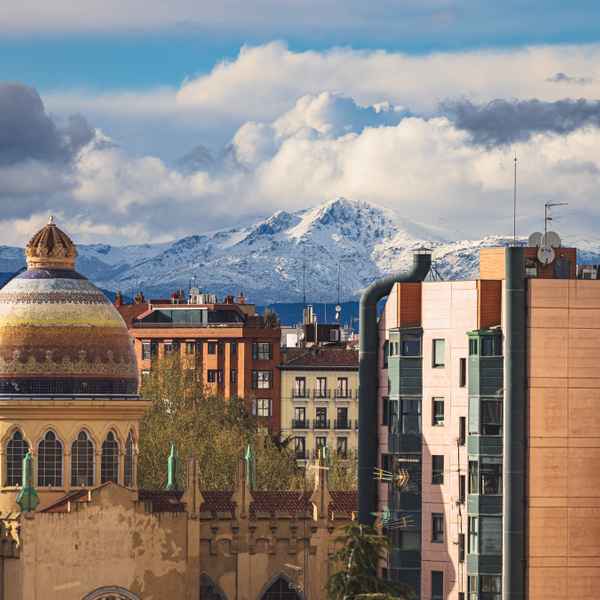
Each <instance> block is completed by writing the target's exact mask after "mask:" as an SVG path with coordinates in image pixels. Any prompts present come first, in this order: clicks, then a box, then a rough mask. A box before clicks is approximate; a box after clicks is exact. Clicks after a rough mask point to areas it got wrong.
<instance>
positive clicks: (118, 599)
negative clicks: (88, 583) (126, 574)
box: [83, 586, 138, 600]
mask: <svg viewBox="0 0 600 600" xmlns="http://www.w3.org/2000/svg"><path fill="white" fill-rule="evenodd" d="M83 600H138V597H137V596H136V595H135V594H133V593H131V592H129V591H127V590H126V589H124V588H121V587H117V586H109V587H103V588H98V589H97V590H94V591H93V592H90V593H89V594H87V595H85V596H84V597H83Z"/></svg>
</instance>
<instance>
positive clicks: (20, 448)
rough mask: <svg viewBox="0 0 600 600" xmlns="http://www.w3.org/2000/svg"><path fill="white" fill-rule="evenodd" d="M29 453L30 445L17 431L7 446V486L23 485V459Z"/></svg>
mask: <svg viewBox="0 0 600 600" xmlns="http://www.w3.org/2000/svg"><path fill="white" fill-rule="evenodd" d="M27 452H29V444H28V443H27V442H26V441H25V440H24V439H23V434H22V433H21V432H20V431H19V430H17V431H15V432H14V433H13V434H12V437H11V438H10V440H9V441H8V444H6V485H7V486H17V485H23V459H24V458H25V455H26V454H27Z"/></svg>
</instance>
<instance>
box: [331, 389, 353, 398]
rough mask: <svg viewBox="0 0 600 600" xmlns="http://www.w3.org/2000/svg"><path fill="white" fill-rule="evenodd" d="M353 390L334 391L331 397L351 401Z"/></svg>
mask: <svg viewBox="0 0 600 600" xmlns="http://www.w3.org/2000/svg"><path fill="white" fill-rule="evenodd" d="M352 394H353V390H344V389H336V390H334V391H333V396H334V398H336V399H337V400H352V397H353V396H352Z"/></svg>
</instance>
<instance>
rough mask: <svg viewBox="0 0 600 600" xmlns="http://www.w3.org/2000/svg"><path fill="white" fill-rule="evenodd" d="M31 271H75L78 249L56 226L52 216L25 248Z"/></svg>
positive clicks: (28, 266)
mask: <svg viewBox="0 0 600 600" xmlns="http://www.w3.org/2000/svg"><path fill="white" fill-rule="evenodd" d="M25 256H26V258H27V268H29V269H75V259H76V258H77V249H76V248H75V244H74V243H73V242H72V240H71V238H70V237H69V236H68V235H67V234H66V233H64V232H63V231H61V230H60V229H59V228H58V227H57V226H56V225H55V224H54V217H53V216H51V217H50V219H49V221H48V224H47V225H45V226H44V227H42V229H40V230H39V231H38V232H37V233H36V234H35V235H34V236H33V237H32V238H31V240H30V241H29V244H27V247H26V248H25Z"/></svg>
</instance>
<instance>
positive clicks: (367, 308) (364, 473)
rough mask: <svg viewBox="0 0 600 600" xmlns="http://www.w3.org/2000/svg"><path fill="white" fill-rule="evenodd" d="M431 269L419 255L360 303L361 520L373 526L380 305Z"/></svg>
mask: <svg viewBox="0 0 600 600" xmlns="http://www.w3.org/2000/svg"><path fill="white" fill-rule="evenodd" d="M430 269H431V253H430V252H429V251H418V252H416V253H415V254H414V257H413V266H412V268H411V269H409V270H408V271H406V272H404V273H396V274H394V275H388V276H387V277H384V278H382V279H379V280H377V281H375V282H374V283H372V284H371V285H370V286H369V287H368V288H367V289H366V290H365V291H364V293H363V295H362V297H361V299H360V354H359V368H358V411H359V412H358V520H359V522H360V523H362V524H363V525H372V524H373V522H374V520H375V517H374V515H373V514H372V513H374V512H376V511H377V483H376V481H375V480H374V478H373V470H374V469H375V467H376V466H377V450H378V447H379V443H378V438H377V426H378V422H377V386H378V379H379V372H378V369H377V355H378V352H379V346H378V326H377V302H379V300H381V299H382V298H384V297H385V296H387V295H388V294H389V293H390V292H391V290H392V287H393V285H394V284H395V283H399V282H401V283H408V282H413V283H415V282H419V281H423V279H425V277H426V276H427V273H429V270H430Z"/></svg>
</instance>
